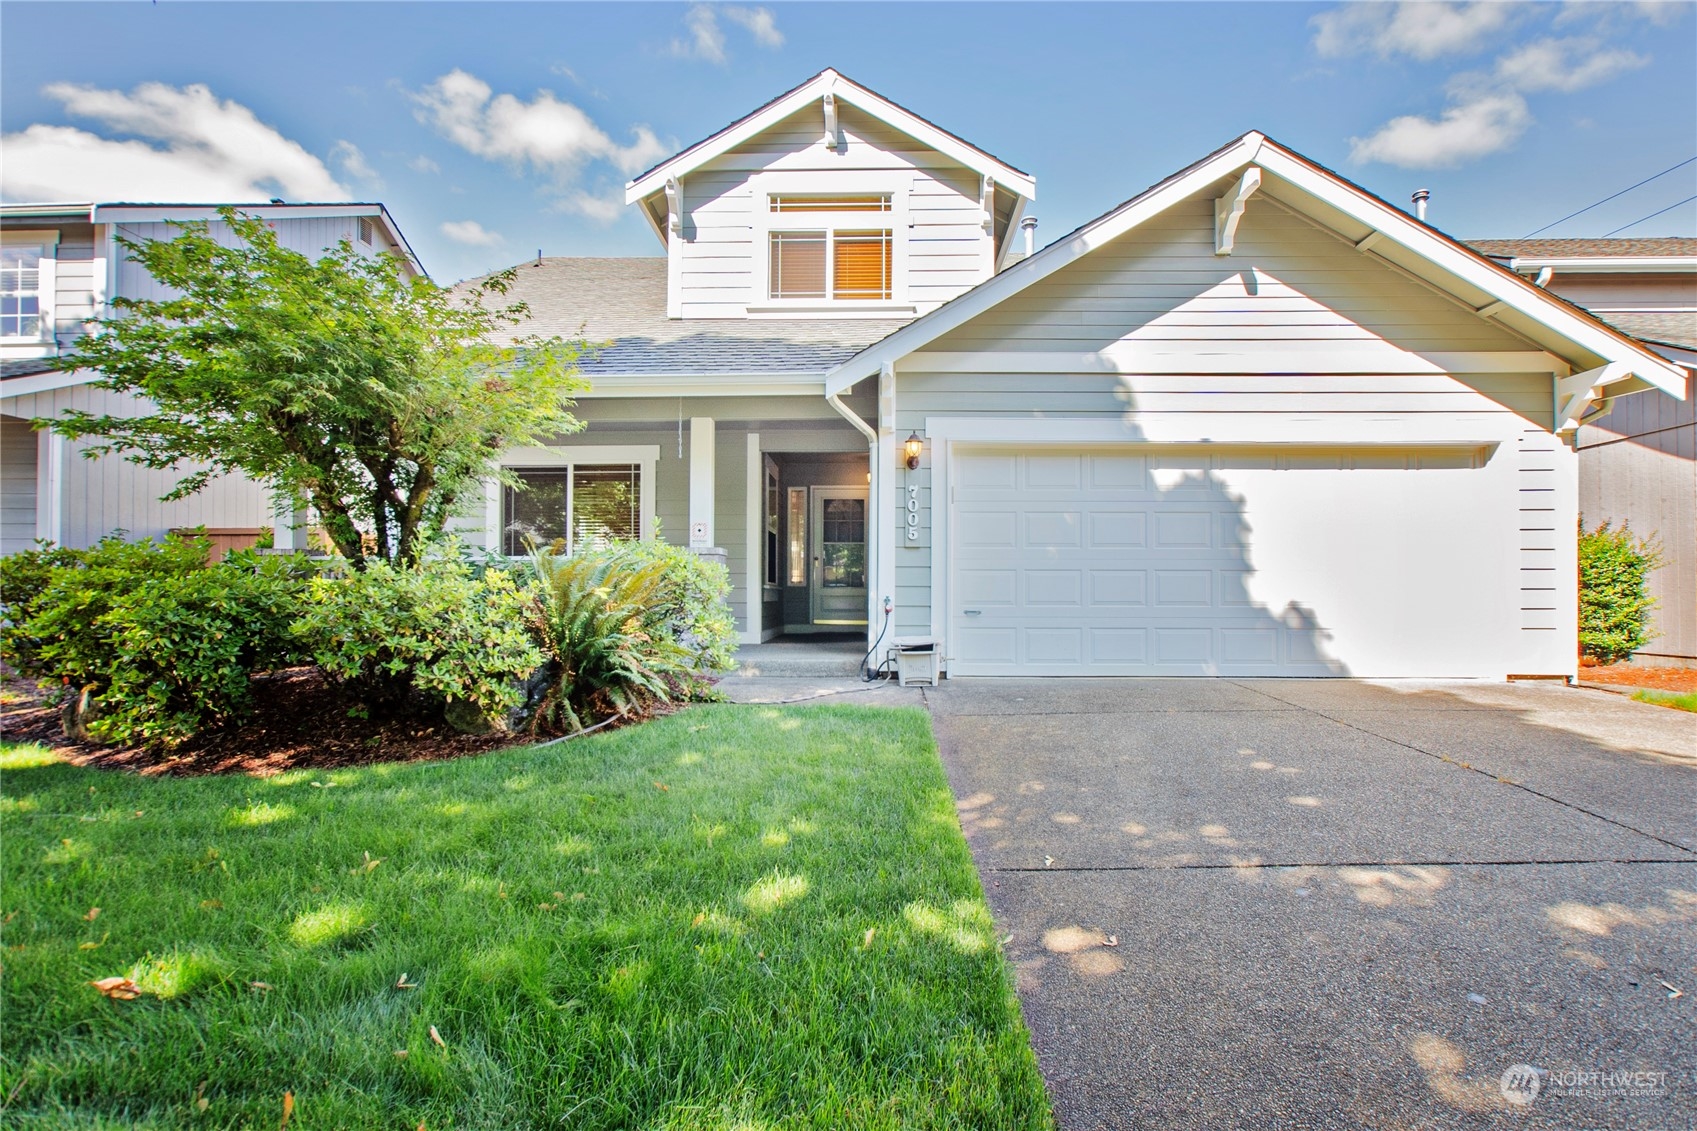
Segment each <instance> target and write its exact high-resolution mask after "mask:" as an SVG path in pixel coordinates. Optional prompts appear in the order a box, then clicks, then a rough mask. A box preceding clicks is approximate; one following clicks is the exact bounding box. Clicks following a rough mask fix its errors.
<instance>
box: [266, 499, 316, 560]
mask: <svg viewBox="0 0 1697 1131" xmlns="http://www.w3.org/2000/svg"><path fill="white" fill-rule="evenodd" d="M309 517H310V516H309V515H308V514H307V512H306V511H304V510H298V511H297V510H294V509H293V508H291V507H290V506H289V500H288V499H285V498H284V497H283V496H282V495H281V494H275V495H273V496H272V497H271V545H272V547H273V548H274V549H278V550H305V549H307V548H308V547H307V541H308V539H307V522H308V521H309Z"/></svg>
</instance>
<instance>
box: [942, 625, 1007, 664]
mask: <svg viewBox="0 0 1697 1131" xmlns="http://www.w3.org/2000/svg"><path fill="white" fill-rule="evenodd" d="M955 638H956V643H955V647H956V649H957V651H958V652H959V653H960V655H961V656H962V657H963V658H967V659H968V662H969V663H973V664H979V665H984V666H987V667H991V668H994V667H995V666H996V665H1010V666H1011V665H1015V664H1018V663H1019V648H1018V644H1019V634H1018V633H1017V632H1016V631H1015V630H1014V629H1012V628H973V627H967V628H962V629H960V630H959V631H958V632H956V633H955Z"/></svg>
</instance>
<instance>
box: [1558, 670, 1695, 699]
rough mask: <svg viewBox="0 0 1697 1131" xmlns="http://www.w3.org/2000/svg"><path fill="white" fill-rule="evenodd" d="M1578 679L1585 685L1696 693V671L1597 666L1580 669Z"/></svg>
mask: <svg viewBox="0 0 1697 1131" xmlns="http://www.w3.org/2000/svg"><path fill="white" fill-rule="evenodd" d="M1579 678H1580V680H1581V681H1583V682H1585V683H1606V684H1609V685H1610V686H1614V687H1637V688H1645V689H1648V690H1652V691H1674V692H1689V691H1697V669H1694V668H1639V667H1629V666H1627V665H1626V664H1597V665H1595V666H1593V667H1581V668H1580V669H1579Z"/></svg>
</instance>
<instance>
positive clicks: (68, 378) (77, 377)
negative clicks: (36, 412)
mask: <svg viewBox="0 0 1697 1131" xmlns="http://www.w3.org/2000/svg"><path fill="white" fill-rule="evenodd" d="M99 379H100V371H99V370H98V369H73V370H71V371H70V372H68V373H67V372H64V371H62V370H52V371H49V372H47V373H31V374H30V375H29V376H27V377H8V378H6V379H5V381H3V382H0V401H3V400H6V399H8V398H10V397H27V396H29V395H30V394H31V393H50V392H52V391H53V390H55V389H69V388H71V387H72V386H73V385H86V384H88V383H89V382H90V381H98V380H99Z"/></svg>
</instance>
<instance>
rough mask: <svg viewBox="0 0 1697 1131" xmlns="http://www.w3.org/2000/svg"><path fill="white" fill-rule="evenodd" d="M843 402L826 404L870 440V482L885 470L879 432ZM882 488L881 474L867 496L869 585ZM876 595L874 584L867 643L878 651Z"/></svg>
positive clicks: (828, 399) (829, 399)
mask: <svg viewBox="0 0 1697 1131" xmlns="http://www.w3.org/2000/svg"><path fill="white" fill-rule="evenodd" d="M841 398H842V393H826V394H825V403H826V404H828V405H830V406H831V408H832V410H833V411H835V412H836V414H837V415H838V416H840V417H842V418H843V419H844V420H846V421H848V422H849V423H850V424H852V425H854V430H855V431H856V432H859V433H860V434H861V435H862V436H865V437H866V447H867V455H866V466H867V470H868V473H869V474H868V478H869V479H870V477H871V475H873V474H877V473H879V472H880V470H881V469H880V468H879V466H878V464H879V460H878V431H877V429H875V428H873V427H872V426H871V425H870V424H868V423H866V421H864V420H862V419H861V418H860V417H859V416H858V415H857V414H856V413H855V411H854V410H853V409H851V408H849V406H848V405H846V404H844V403H843V402H842V399H841ZM882 487H883V476H882V475H881V474H880V475H878V478H877V479H876V481H869V482H868V483H867V492H866V494H867V497H868V504H867V508H866V509H867V510H868V511H869V512H871V521H869V522H868V523H867V524H866V566H867V569H866V574H867V579H868V581H871V580H872V579H873V574H874V571H875V569H876V566H875V563H876V562H877V561H878V549H879V542H878V540H879V539H881V538H883V536H884V531H883V524H882V522H881V521H880V520H879V518H878V515H879V507H878V499H879V498H881V494H882ZM876 592H877V588H876V586H874V585H871V584H868V585H867V587H866V596H867V607H866V639H867V644H868V647H876V644H874V643H873V641H872V629H873V626H874V622H875V621H876V620H877V618H876V617H875V616H873V614H872V596H873V594H875V593H876Z"/></svg>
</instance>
